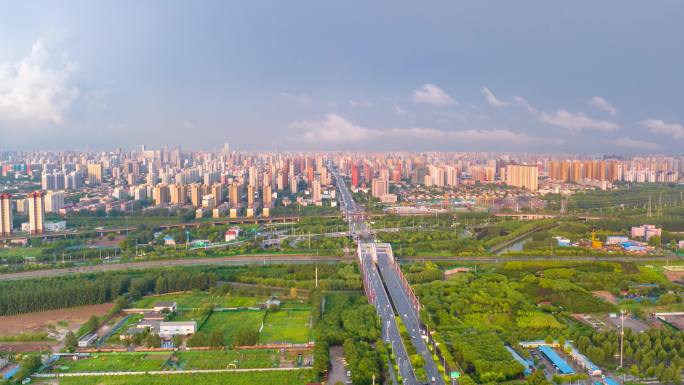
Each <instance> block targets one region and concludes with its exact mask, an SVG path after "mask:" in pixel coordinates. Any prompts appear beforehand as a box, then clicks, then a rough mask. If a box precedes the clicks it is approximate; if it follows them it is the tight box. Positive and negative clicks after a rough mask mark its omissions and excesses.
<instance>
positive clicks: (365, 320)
mask: <svg viewBox="0 0 684 385" xmlns="http://www.w3.org/2000/svg"><path fill="white" fill-rule="evenodd" d="M311 294H312V295H311V303H312V319H313V322H314V325H315V330H314V336H315V338H314V339H315V341H316V346H315V347H314V367H313V370H314V373H316V375H317V376H318V378H319V379H320V378H321V377H322V376H323V375H324V373H326V372H327V371H328V369H329V364H330V356H329V348H330V346H333V345H342V346H343V348H344V355H345V358H346V360H347V365H348V368H349V369H348V370H349V371H350V372H351V374H352V376H351V380H352V382H353V383H354V384H359V385H370V384H371V383H372V378H373V376H375V381H376V383H382V382H383V380H384V376H385V372H386V370H385V365H386V363H387V350H386V346H385V344H384V343H383V342H382V339H381V338H380V337H381V336H380V334H381V329H380V319H379V317H378V315H377V314H376V312H375V309H374V308H373V306H371V305H369V304H368V299H367V298H366V297H365V296H361V295H353V294H351V295H349V294H328V295H325V296H322V295H320V293H319V292H318V291H312V293H311ZM316 304H320V305H319V306H316ZM323 307H324V309H325V310H324V311H323V312H322V314H321V309H322V308H323Z"/></svg>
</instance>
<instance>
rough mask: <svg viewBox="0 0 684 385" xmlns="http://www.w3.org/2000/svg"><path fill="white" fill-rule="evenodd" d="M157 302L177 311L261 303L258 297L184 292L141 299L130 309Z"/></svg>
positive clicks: (147, 307)
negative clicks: (209, 304) (171, 303)
mask: <svg viewBox="0 0 684 385" xmlns="http://www.w3.org/2000/svg"><path fill="white" fill-rule="evenodd" d="M159 301H174V302H176V306H178V308H179V309H183V308H185V309H190V308H198V307H201V305H202V304H203V303H207V302H212V303H214V304H216V306H217V307H250V306H256V304H257V303H259V302H262V300H261V299H260V298H258V297H239V296H234V295H230V294H226V295H214V296H212V295H210V294H209V293H207V292H185V293H169V294H162V295H152V296H147V297H143V298H141V299H139V300H137V301H135V302H133V303H132V304H131V305H130V307H131V308H133V309H151V308H152V307H154V304H155V302H159Z"/></svg>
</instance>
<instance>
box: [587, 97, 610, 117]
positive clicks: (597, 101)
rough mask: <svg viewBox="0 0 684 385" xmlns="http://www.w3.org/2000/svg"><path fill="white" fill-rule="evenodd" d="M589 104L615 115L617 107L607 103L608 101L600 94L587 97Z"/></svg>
mask: <svg viewBox="0 0 684 385" xmlns="http://www.w3.org/2000/svg"><path fill="white" fill-rule="evenodd" d="M589 105H590V106H592V107H596V108H598V109H599V110H601V111H605V112H607V113H609V114H611V115H612V116H615V115H616V114H617V108H615V107H613V105H612V104H610V103H608V101H607V100H606V99H604V98H602V97H600V96H594V97H593V98H591V99H589Z"/></svg>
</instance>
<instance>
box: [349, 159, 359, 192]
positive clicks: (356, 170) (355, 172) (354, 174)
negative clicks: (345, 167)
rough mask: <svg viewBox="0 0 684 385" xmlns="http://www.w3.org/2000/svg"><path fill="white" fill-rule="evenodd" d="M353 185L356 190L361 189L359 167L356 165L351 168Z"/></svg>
mask: <svg viewBox="0 0 684 385" xmlns="http://www.w3.org/2000/svg"><path fill="white" fill-rule="evenodd" d="M351 185H352V187H354V188H358V187H359V166H357V165H356V164H353V165H352V166H351Z"/></svg>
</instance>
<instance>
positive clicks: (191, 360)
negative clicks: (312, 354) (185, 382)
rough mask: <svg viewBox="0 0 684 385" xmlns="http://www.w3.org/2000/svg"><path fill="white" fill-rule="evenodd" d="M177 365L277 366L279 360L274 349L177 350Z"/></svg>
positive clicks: (188, 368) (213, 367)
mask: <svg viewBox="0 0 684 385" xmlns="http://www.w3.org/2000/svg"><path fill="white" fill-rule="evenodd" d="M176 356H177V357H178V359H179V362H178V366H179V367H181V368H183V369H184V370H194V369H232V368H243V369H244V368H249V369H251V368H277V367H278V364H279V362H280V360H279V358H278V352H277V351H276V350H209V351H195V352H192V351H191V352H185V351H183V352H178V353H176Z"/></svg>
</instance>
